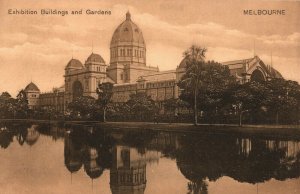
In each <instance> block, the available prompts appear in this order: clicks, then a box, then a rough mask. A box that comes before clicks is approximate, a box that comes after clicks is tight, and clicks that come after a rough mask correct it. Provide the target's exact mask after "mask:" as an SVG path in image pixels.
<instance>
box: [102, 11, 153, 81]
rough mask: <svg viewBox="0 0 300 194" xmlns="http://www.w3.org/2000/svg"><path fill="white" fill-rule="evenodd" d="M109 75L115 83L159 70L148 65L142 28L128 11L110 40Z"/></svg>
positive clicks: (131, 79) (133, 79)
mask: <svg viewBox="0 0 300 194" xmlns="http://www.w3.org/2000/svg"><path fill="white" fill-rule="evenodd" d="M107 70H108V75H109V76H110V77H111V78H112V79H113V80H114V82H115V83H117V84H118V83H130V82H135V81H136V80H137V78H138V77H139V76H142V75H147V74H150V73H153V72H157V71H158V68H155V67H147V66H146V44H145V41H144V37H143V33H142V31H141V29H140V28H139V27H138V26H137V25H136V24H135V23H134V22H133V21H132V20H131V14H130V13H129V12H127V13H126V19H125V21H124V22H122V23H121V24H120V25H119V26H118V27H117V28H116V30H115V31H114V34H113V36H112V39H111V42H110V66H109V67H108V69H107Z"/></svg>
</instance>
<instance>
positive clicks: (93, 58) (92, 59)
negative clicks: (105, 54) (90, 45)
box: [86, 53, 105, 63]
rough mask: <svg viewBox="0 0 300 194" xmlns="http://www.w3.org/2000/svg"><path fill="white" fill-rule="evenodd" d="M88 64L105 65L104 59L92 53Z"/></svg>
mask: <svg viewBox="0 0 300 194" xmlns="http://www.w3.org/2000/svg"><path fill="white" fill-rule="evenodd" d="M88 62H96V63H105V61H104V59H103V58H102V57H101V56H100V55H98V54H95V53H92V54H91V55H90V56H89V57H88V58H87V60H86V63H88Z"/></svg>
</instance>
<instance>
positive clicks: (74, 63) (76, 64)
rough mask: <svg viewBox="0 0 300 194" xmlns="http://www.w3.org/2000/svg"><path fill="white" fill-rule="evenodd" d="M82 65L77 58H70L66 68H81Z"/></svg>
mask: <svg viewBox="0 0 300 194" xmlns="http://www.w3.org/2000/svg"><path fill="white" fill-rule="evenodd" d="M82 68H83V65H82V63H81V62H80V61H79V60H78V59H71V60H70V61H69V63H68V64H67V66H66V69H82Z"/></svg>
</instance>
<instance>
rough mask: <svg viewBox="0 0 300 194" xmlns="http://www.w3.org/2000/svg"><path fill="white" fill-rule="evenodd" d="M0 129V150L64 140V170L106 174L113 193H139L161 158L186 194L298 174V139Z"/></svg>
mask: <svg viewBox="0 0 300 194" xmlns="http://www.w3.org/2000/svg"><path fill="white" fill-rule="evenodd" d="M0 127H1V130H0V146H1V148H4V149H6V148H8V147H9V145H10V144H11V142H13V141H14V137H16V138H15V139H16V140H17V141H18V143H19V144H20V145H23V144H24V142H27V144H28V145H34V144H35V143H36V141H38V137H39V134H43V135H47V136H51V137H52V138H53V139H54V140H57V139H60V138H61V139H64V163H65V167H66V169H67V170H68V171H69V172H70V173H76V172H78V171H79V170H80V169H82V167H83V170H84V171H85V172H86V174H87V175H88V177H90V178H91V179H96V178H99V177H100V176H101V175H102V174H103V171H104V170H105V169H108V170H110V186H111V190H112V192H113V193H124V192H123V191H125V190H127V193H132V192H133V191H135V192H137V193H144V190H145V188H146V180H147V176H146V165H147V163H153V162H158V160H159V158H161V157H165V158H169V159H172V160H175V161H176V164H177V167H178V169H179V171H180V172H181V174H182V175H183V176H184V177H185V178H186V179H187V180H188V183H187V193H188V194H196V193H197V194H206V193H208V186H209V182H214V181H216V180H218V179H219V178H221V177H223V176H228V177H231V178H233V179H235V180H236V181H238V182H246V183H251V184H256V183H262V182H265V181H268V180H270V179H272V178H274V179H276V180H286V179H291V178H299V176H300V141H299V140H298V139H294V140H293V139H289V138H286V139H284V138H282V137H280V138H278V137H273V138H269V137H260V136H240V135H225V134H222V135H220V134H207V133H203V134H199V133H198V134H187V133H186V134H184V133H175V132H161V131H155V132H154V131H146V130H129V129H126V130H110V129H102V128H95V127H87V126H69V127H57V126H51V125H48V124H44V125H39V126H37V125H31V124H11V123H1V125H0Z"/></svg>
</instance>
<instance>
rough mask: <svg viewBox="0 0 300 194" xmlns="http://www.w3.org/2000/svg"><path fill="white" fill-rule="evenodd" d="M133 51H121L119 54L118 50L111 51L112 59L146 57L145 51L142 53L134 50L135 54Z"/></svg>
mask: <svg viewBox="0 0 300 194" xmlns="http://www.w3.org/2000/svg"><path fill="white" fill-rule="evenodd" d="M132 51H133V50H132V49H120V50H119V52H118V50H111V56H112V57H118V56H120V57H126V56H129V57H144V56H145V52H144V51H140V50H138V49H134V53H133V52H132ZM133 54H134V55H133Z"/></svg>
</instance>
